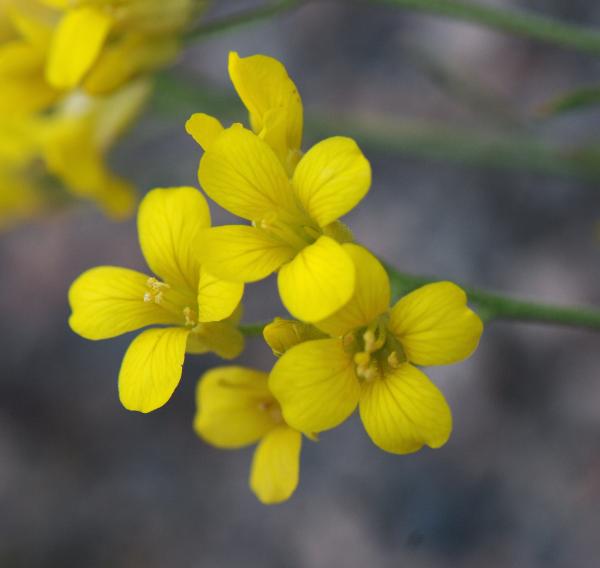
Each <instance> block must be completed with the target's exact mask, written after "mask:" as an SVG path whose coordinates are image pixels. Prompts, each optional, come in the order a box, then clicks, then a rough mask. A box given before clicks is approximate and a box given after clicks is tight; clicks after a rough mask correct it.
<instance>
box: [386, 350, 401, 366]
mask: <svg viewBox="0 0 600 568" xmlns="http://www.w3.org/2000/svg"><path fill="white" fill-rule="evenodd" d="M387 361H388V364H389V366H390V367H391V368H392V369H397V368H398V367H399V366H400V360H399V359H398V353H397V352H396V351H392V352H391V353H390V354H389V355H388V358H387Z"/></svg>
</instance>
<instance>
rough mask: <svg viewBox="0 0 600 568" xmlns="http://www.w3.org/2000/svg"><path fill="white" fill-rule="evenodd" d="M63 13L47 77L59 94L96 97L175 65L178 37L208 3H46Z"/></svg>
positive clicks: (78, 0)
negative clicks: (72, 92)
mask: <svg viewBox="0 0 600 568" xmlns="http://www.w3.org/2000/svg"><path fill="white" fill-rule="evenodd" d="M42 1H43V2H44V3H45V4H47V5H49V6H52V7H53V8H56V9H58V10H60V11H61V13H62V16H61V18H60V20H59V22H58V24H57V25H56V28H55V30H54V33H53V36H52V42H51V45H50V50H49V55H48V63H47V67H46V76H47V79H48V82H49V83H50V84H51V85H52V86H54V87H55V88H58V89H72V88H74V87H76V86H78V85H82V86H83V88H84V89H85V90H87V91H88V92H90V93H92V94H99V93H106V92H110V91H112V90H114V89H117V88H119V87H120V86H122V85H123V84H124V83H125V82H127V81H129V80H131V79H132V78H135V77H136V76H138V75H140V74H142V73H147V72H149V71H153V70H155V69H158V68H160V67H162V66H164V65H165V64H166V63H168V62H170V61H171V60H172V59H173V58H174V57H175V56H176V55H177V53H178V51H179V48H180V45H179V35H180V34H181V33H182V31H183V30H184V28H185V26H186V24H188V23H189V22H190V20H191V19H192V18H193V17H194V16H195V15H197V14H198V13H199V11H200V10H201V9H202V8H203V7H204V5H205V2H202V1H200V2H198V1H195V0H169V1H168V2H166V1H164V0H42Z"/></svg>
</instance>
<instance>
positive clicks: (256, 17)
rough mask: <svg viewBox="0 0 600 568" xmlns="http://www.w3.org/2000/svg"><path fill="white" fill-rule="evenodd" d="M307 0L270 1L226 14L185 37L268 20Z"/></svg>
mask: <svg viewBox="0 0 600 568" xmlns="http://www.w3.org/2000/svg"><path fill="white" fill-rule="evenodd" d="M305 1H306V0H279V1H277V2H268V3H267V4H265V5H264V6H260V7H258V8H253V9H251V10H244V11H243V12H240V13H237V14H233V15H231V16H226V17H223V18H220V19H218V20H214V21H212V22H204V23H201V24H200V25H198V26H197V27H195V28H192V29H191V30H189V31H188V32H187V34H186V36H185V39H186V40H187V41H193V40H195V39H198V38H204V37H207V36H211V35H216V34H218V33H220V32H223V31H229V30H232V29H234V28H238V27H241V26H246V25H249V24H254V23H256V22H260V21H262V20H268V19H269V18H271V17H273V16H277V15H278V14H281V13H283V12H287V11H290V10H292V9H294V8H297V7H299V6H300V5H301V4H303V3H304V2H305Z"/></svg>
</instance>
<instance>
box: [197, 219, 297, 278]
mask: <svg viewBox="0 0 600 568" xmlns="http://www.w3.org/2000/svg"><path fill="white" fill-rule="evenodd" d="M196 254H197V255H198V258H199V259H200V261H201V262H202V264H203V266H205V267H206V269H207V270H208V271H210V272H211V273H213V274H216V275H217V276H219V277H220V278H223V279H225V280H230V281H233V282H236V281H237V282H255V281H257V280H262V279H263V278H266V277H267V276H268V275H269V274H271V273H272V272H274V271H275V270H277V269H278V268H279V267H280V266H281V265H282V264H283V263H285V262H287V261H288V260H290V259H291V258H292V257H293V255H294V251H293V249H292V248H291V247H290V246H288V245H286V244H285V243H282V242H281V241H278V240H275V239H273V238H271V237H270V236H269V235H267V234H266V233H265V232H264V231H261V230H260V229H256V228H255V227H245V226H241V225H227V226H224V227H213V228H212V229H209V230H207V231H204V232H203V233H202V234H201V236H200V238H199V240H198V245H197V249H196Z"/></svg>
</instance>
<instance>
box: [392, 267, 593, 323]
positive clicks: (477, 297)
mask: <svg viewBox="0 0 600 568" xmlns="http://www.w3.org/2000/svg"><path fill="white" fill-rule="evenodd" d="M386 269H387V271H388V274H389V275H390V281H391V283H392V290H393V294H394V297H395V298H397V297H399V296H402V295H404V294H407V293H408V292H411V291H412V290H414V289H416V288H418V287H419V286H423V285H424V284H429V283H430V282H435V281H439V280H440V279H439V278H437V279H436V278H426V277H421V276H414V275H412V274H405V273H403V272H398V271H397V270H395V269H393V268H391V267H390V266H387V265H386ZM464 290H465V291H466V293H467V295H468V297H469V300H470V301H471V302H472V303H473V305H474V307H475V308H476V309H477V311H478V313H479V315H480V316H481V317H482V318H483V320H484V321H486V322H489V321H493V320H512V321H516V322H533V323H549V324H557V325H565V326H572V327H583V328H587V329H594V330H600V310H599V309H595V308H584V307H564V308H563V307H560V306H552V305H548V304H538V303H536V302H528V301H526V300H516V299H514V298H509V297H506V296H504V295H500V294H492V293H490V292H487V291H484V290H479V289H477V288H471V287H464Z"/></svg>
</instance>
